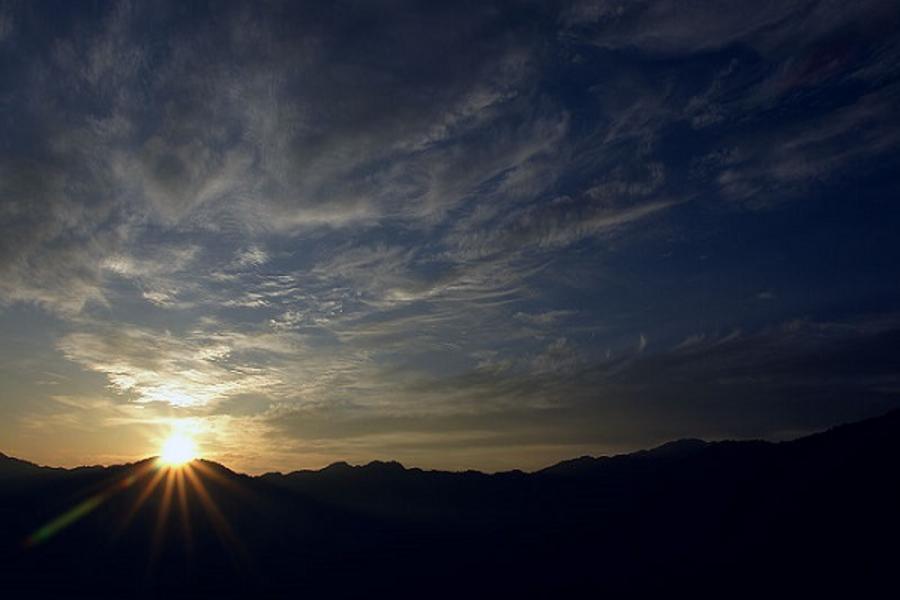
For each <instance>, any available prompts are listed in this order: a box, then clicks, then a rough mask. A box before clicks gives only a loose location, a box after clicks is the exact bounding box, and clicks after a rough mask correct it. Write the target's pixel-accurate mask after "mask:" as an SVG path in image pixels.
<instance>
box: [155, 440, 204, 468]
mask: <svg viewBox="0 0 900 600" xmlns="http://www.w3.org/2000/svg"><path fill="white" fill-rule="evenodd" d="M195 458H197V445H196V444H195V443H194V440H192V439H191V438H190V437H188V436H186V435H185V434H183V433H173V434H172V435H170V436H169V439H167V440H166V441H165V442H164V443H163V445H162V448H161V449H160V452H159V462H160V464H163V465H166V466H169V467H178V466H181V465H183V464H185V463H188V462H190V461H192V460H194V459H195Z"/></svg>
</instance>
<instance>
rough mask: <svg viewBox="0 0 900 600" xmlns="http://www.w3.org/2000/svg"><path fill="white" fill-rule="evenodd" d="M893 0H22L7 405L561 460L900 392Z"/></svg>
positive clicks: (14, 437) (5, 88) (134, 437)
mask: <svg viewBox="0 0 900 600" xmlns="http://www.w3.org/2000/svg"><path fill="white" fill-rule="evenodd" d="M898 21H900V9H898V7H897V5H896V4H895V3H893V2H888V1H881V2H878V1H875V2H854V3H845V2H824V1H823V2H814V1H810V2H799V1H798V2H762V3H741V2H721V1H705V2H704V1H688V2H674V1H673V2H666V1H661V2H604V1H591V2H569V3H564V2H561V3H543V2H504V3H497V4H494V3H490V2H473V3H463V2H452V3H431V2H428V3H410V2H400V1H397V2H364V3H355V2H352V3H351V2H325V3H313V2H309V3H280V2H268V3H227V2H213V3H201V2H197V3H183V2H177V3H130V2H119V3H99V4H92V3H70V2H5V3H2V4H0V73H2V77H0V108H2V110H0V114H2V116H0V132H2V135H0V336H2V339H3V340H4V341H5V343H4V344H3V345H2V347H0V377H2V379H0V441H2V447H3V450H4V451H5V452H7V453H15V454H20V455H23V456H24V457H26V458H33V459H35V460H41V461H44V462H52V463H54V464H80V463H84V462H113V461H118V460H129V459H133V458H138V457H140V456H144V455H146V454H148V453H152V452H153V451H154V450H155V448H156V447H157V445H158V438H159V437H160V436H161V435H164V432H165V431H166V430H167V429H169V428H173V427H175V428H177V427H183V428H187V429H189V430H190V431H191V432H192V435H194V436H195V437H196V438H197V440H198V443H199V445H200V446H201V448H203V450H204V452H205V453H206V454H207V455H208V456H210V457H213V458H217V459H220V460H223V461H225V462H227V463H228V464H230V465H233V466H234V467H236V468H243V469H248V470H251V471H262V470H267V469H274V468H282V469H286V468H299V467H307V466H321V465H323V464H326V463H328V462H331V461H333V460H341V459H348V460H351V461H357V462H359V461H365V460H371V459H374V458H399V459H400V460H402V461H404V462H406V463H409V464H414V465H419V466H435V467H444V468H468V467H476V468H483V469H503V468H513V467H520V468H535V467H538V466H542V465H544V464H548V463H550V462H553V461H554V460H558V459H561V458H566V457H570V456H573V455H578V454H584V453H591V454H602V453H611V452H620V451H625V450H630V449H635V448H641V447H646V446H650V445H653V444H656V443H660V442H663V441H666V440H668V439H672V438H676V437H682V436H697V437H707V438H722V437H740V438H745V437H766V438H773V439H780V438H785V437H791V436H794V435H799V434H800V433H804V432H808V431H811V430H815V429H819V428H822V427H826V426H828V425H832V424H835V423H838V422H842V421H845V420H850V419H855V418H860V417H862V416H867V415H871V414H877V413H879V412H882V411H884V410H887V409H889V408H891V407H895V406H897V405H898V404H900V396H898V392H900V364H898V362H897V358H896V357H897V356H900V353H898V351H900V313H898V311H897V309H896V307H897V301H898V299H900V280H898V277H897V272H898V271H897V267H896V264H897V262H898V258H900V242H898V240H897V234H896V232H897V231H900V227H898V226H900V207H898V204H897V193H898V183H900V182H898V177H897V175H896V173H897V172H900V170H898V167H900V165H898V163H900V152H898V150H900V119H898V117H897V110H896V107H897V106H898V105H900V102H898V100H900V77H898V76H900V41H898V38H897V36H896V35H895V32H896V30H897V26H898V25H900V22H898Z"/></svg>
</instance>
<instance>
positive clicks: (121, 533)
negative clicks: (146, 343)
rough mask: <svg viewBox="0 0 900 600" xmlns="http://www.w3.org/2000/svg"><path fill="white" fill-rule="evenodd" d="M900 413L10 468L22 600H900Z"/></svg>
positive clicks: (2, 553) (8, 566)
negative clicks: (461, 448) (740, 436)
mask: <svg viewBox="0 0 900 600" xmlns="http://www.w3.org/2000/svg"><path fill="white" fill-rule="evenodd" d="M898 458H900V411H898V412H892V413H889V414H887V415H884V416H882V417H879V418H875V419H870V420H867V421H863V422H860V423H855V424H850V425H844V426H840V427H837V428H835V429H832V430H829V431H827V432H823V433H820V434H815V435H811V436H808V437H804V438H800V439H798V440H794V441H790V442H781V443H769V442H761V441H747V442H727V441H726V442H703V441H700V440H681V441H677V442H672V443H669V444H665V445H663V446H660V447H658V448H655V449H653V450H647V451H641V452H635V453H632V454H625V455H619V456H611V457H601V458H592V457H581V458H577V459H574V460H569V461H564V462H562V463H559V464H557V465H554V466H552V467H548V468H546V469H543V470H540V471H537V472H534V473H523V472H521V471H509V472H503V473H496V474H484V473H480V472H477V471H466V472H443V471H427V470H422V469H417V468H405V467H404V466H403V465H401V464H399V463H396V462H379V461H376V462H372V463H369V464H367V465H363V466H351V465H349V464H347V463H335V464H333V465H330V466H328V467H326V468H324V469H321V470H318V471H309V470H307V471H295V472H292V473H287V474H281V473H268V474H265V475H261V476H258V477H251V476H247V475H243V474H239V473H235V472H233V471H231V470H229V469H228V468H227V467H225V466H223V465H219V464H217V463H214V462H211V461H205V460H196V461H193V462H192V463H190V464H189V465H188V467H187V468H185V469H182V470H168V469H164V468H160V467H159V466H158V465H157V463H156V461H155V460H153V459H147V460H144V461H140V462H137V463H133V464H127V465H118V466H111V467H83V468H77V469H59V468H49V467H41V466H38V465H35V464H32V463H29V462H26V461H23V460H19V459H15V458H11V457H8V456H6V455H0V565H2V566H0V582H2V583H0V589H2V591H3V596H4V597H6V598H16V597H29V598H33V597H118V598H121V597H181V596H183V597H248V596H249V597H302V596H312V597H319V596H327V597H459V596H466V597H586V596H590V597H597V596H602V595H612V597H621V596H629V597H634V596H651V595H652V596H659V595H672V594H682V593H692V594H694V595H716V596H718V597H723V596H725V597H741V596H745V597H750V596H753V597H758V596H776V597H788V596H803V597H808V596H810V595H812V594H818V593H829V594H831V595H833V594H835V593H843V594H846V595H848V596H852V597H874V596H877V597H893V596H895V595H896V593H897V592H898V591H900V590H898V583H897V578H896V565H897V564H900V563H898V558H900V550H898V548H900V544H898V541H897V540H898V539H900V537H898V534H900V510H898V507H900V477H898V473H900V468H898V467H900V461H898Z"/></svg>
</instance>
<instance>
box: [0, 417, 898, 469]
mask: <svg viewBox="0 0 900 600" xmlns="http://www.w3.org/2000/svg"><path fill="white" fill-rule="evenodd" d="M882 419H889V420H892V421H896V422H897V424H898V426H900V409H895V410H891V411H888V412H886V413H884V414H882V415H879V416H875V417H869V418H867V419H863V420H860V421H855V422H852V423H843V424H839V425H835V426H832V427H829V428H827V429H823V430H821V431H816V432H813V433H809V434H806V435H802V436H800V437H797V438H794V439H790V440H782V441H777V442H772V441H768V440H763V439H739V440H735V439H721V440H713V441H709V440H703V439H699V438H679V439H675V440H671V441H668V442H664V443H662V444H660V445H658V446H653V447H651V448H646V449H640V450H634V451H632V452H625V453H619V454H609V455H598V456H594V455H587V454H586V455H582V456H577V457H573V458H569V459H563V460H561V461H559V462H556V463H554V464H551V465H548V466H546V467H541V468H538V469H535V470H532V471H525V470H522V469H508V470H503V471H481V470H478V469H461V470H447V469H429V468H422V467H408V466H406V465H404V464H403V463H401V462H399V461H397V460H379V459H374V460H371V461H369V462H367V463H360V464H351V463H349V462H348V461H346V460H339V461H335V462H333V463H329V464H327V465H325V466H324V467H321V468H318V469H296V470H292V471H287V472H282V471H266V472H263V473H260V474H251V473H245V472H243V471H235V470H233V469H231V468H230V467H228V466H227V465H225V464H223V463H220V462H217V461H213V460H210V459H206V458H203V457H198V458H196V459H194V460H200V461H204V462H206V463H208V464H211V465H216V466H217V467H220V468H223V469H226V470H227V471H229V472H231V473H234V474H237V475H243V476H246V477H252V478H266V477H272V476H282V477H288V476H293V475H304V474H312V473H329V474H332V473H353V472H358V471H359V470H361V469H362V470H365V469H378V470H394V471H398V470H402V471H419V472H426V473H429V472H430V473H452V474H463V473H478V474H480V475H502V474H511V473H512V474H515V473H522V474H526V475H528V474H537V473H547V472H564V471H566V470H568V469H570V468H571V467H579V466H580V467H584V466H588V465H591V466H595V465H597V464H598V463H602V462H604V461H609V460H615V459H622V458H642V457H654V458H656V457H668V458H678V457H681V456H684V455H686V454H690V453H693V452H696V451H698V450H701V449H703V448H707V447H710V446H714V445H717V444H756V445H759V444H770V445H779V444H793V443H796V442H800V441H802V440H808V439H810V438H818V436H822V435H827V434H829V433H831V432H842V431H845V428H848V427H849V428H851V429H853V428H855V427H857V426H863V425H864V424H867V423H870V422H879V421H881V420H882ZM157 459H158V457H157V456H149V457H145V458H142V459H138V460H135V461H132V462H126V463H113V464H109V465H99V464H94V465H79V466H76V467H60V466H50V465H41V464H38V463H34V462H31V461H29V460H27V459H23V458H19V457H15V456H12V455H8V454H6V453H4V452H2V451H0V475H2V473H3V468H4V464H6V463H7V462H8V461H12V462H15V463H18V464H21V465H22V466H23V468H33V469H45V470H52V471H67V472H72V471H75V470H78V469H86V468H89V469H95V468H102V469H111V468H116V467H128V466H134V465H139V464H142V463H145V462H149V461H155V460H157ZM398 467H399V469H398Z"/></svg>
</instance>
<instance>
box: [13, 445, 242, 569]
mask: <svg viewBox="0 0 900 600" xmlns="http://www.w3.org/2000/svg"><path fill="white" fill-rule="evenodd" d="M195 450H196V446H195V445H194V444H193V443H192V441H191V440H190V438H187V437H184V436H182V435H180V434H175V435H173V436H172V437H170V438H169V440H167V442H166V444H164V449H163V453H162V454H161V456H160V458H159V459H157V460H148V461H144V462H143V463H138V464H135V465H131V466H128V467H126V469H127V474H125V475H120V476H117V477H115V478H114V479H112V480H108V481H107V483H106V484H105V485H104V486H103V487H101V489H100V491H96V492H95V493H92V494H90V495H88V496H87V497H86V498H85V497H83V498H82V499H81V500H80V501H79V502H77V503H76V504H75V505H74V506H73V507H72V508H70V509H69V510H66V511H64V512H62V513H61V514H60V515H58V516H57V517H55V518H53V519H51V520H50V521H48V522H47V523H46V524H44V525H43V526H41V527H40V528H38V529H37V530H35V531H34V532H33V533H32V534H31V535H30V536H28V538H26V540H25V546H26V547H28V548H33V547H36V546H39V545H42V544H44V543H48V542H50V541H51V540H52V538H54V537H55V536H57V535H59V534H60V533H62V532H63V530H65V529H67V528H69V527H70V526H72V525H74V524H75V523H77V522H78V521H80V520H81V519H83V518H85V517H87V516H88V515H89V514H91V513H92V512H94V511H95V510H97V509H98V508H100V507H101V506H102V505H104V504H106V503H108V502H110V501H111V500H112V499H113V498H115V497H117V496H119V494H121V493H123V492H125V491H126V490H129V489H131V488H134V487H135V486H137V487H138V488H139V491H137V493H136V494H134V496H133V498H134V499H133V500H131V501H127V500H126V504H125V505H123V509H122V511H121V513H120V517H119V518H118V523H117V524H116V526H115V527H114V530H113V533H112V536H111V538H112V540H111V541H112V542H116V541H117V540H118V539H119V538H121V536H123V535H124V534H125V533H126V531H128V530H129V529H130V528H132V527H133V526H134V522H135V519H136V517H138V515H139V514H141V512H142V510H146V509H147V508H148V507H152V506H154V505H155V507H156V511H155V512H156V514H155V515H152V513H151V514H148V515H147V516H148V517H149V520H148V521H147V523H148V524H149V529H148V530H147V533H148V537H149V542H150V552H149V555H148V565H147V566H148V569H150V570H152V569H153V568H154V564H155V563H156V560H157V558H158V557H159V556H160V554H161V553H162V552H163V550H164V548H166V547H167V543H168V540H167V537H168V536H169V535H170V534H171V533H172V531H173V530H180V536H178V537H179V539H178V545H180V546H181V547H182V548H183V550H184V551H185V556H187V557H189V556H190V555H191V553H192V545H193V544H192V540H193V539H194V537H195V535H194V529H195V527H196V526H197V525H198V523H195V522H192V515H203V516H205V520H206V522H207V523H208V524H209V526H210V527H211V528H212V530H213V532H214V533H215V534H216V537H217V538H218V539H219V542H220V543H221V545H222V546H223V548H224V549H225V550H226V551H227V552H228V554H229V555H230V556H231V558H232V560H233V561H235V563H236V564H237V565H238V566H240V565H241V564H242V563H247V562H249V558H248V555H247V553H246V551H245V549H244V547H243V544H242V543H241V541H240V539H239V537H238V535H237V533H236V532H235V530H234V528H233V527H232V524H231V523H230V522H229V520H228V518H227V516H226V514H225V513H224V512H223V511H222V509H221V507H220V506H219V503H218V502H217V500H216V497H217V496H218V494H219V493H227V494H230V495H234V496H236V497H243V498H244V499H245V500H246V499H247V498H249V497H250V496H252V494H250V493H249V491H248V490H246V489H244V488H243V487H242V486H238V485H235V484H234V482H232V481H226V479H225V478H224V477H222V475H221V474H220V473H218V472H217V471H216V469H215V466H214V465H213V466H210V465H208V464H206V463H205V462H203V461H202V460H199V459H196V452H195ZM225 483H228V484H229V486H228V487H227V490H226V487H225V485H224V484H225ZM211 484H214V487H210V485H211ZM95 489H96V488H95ZM214 492H215V493H214ZM114 510H119V509H118V508H115V509H114ZM176 521H177V523H176Z"/></svg>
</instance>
